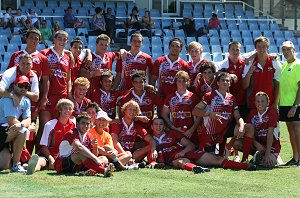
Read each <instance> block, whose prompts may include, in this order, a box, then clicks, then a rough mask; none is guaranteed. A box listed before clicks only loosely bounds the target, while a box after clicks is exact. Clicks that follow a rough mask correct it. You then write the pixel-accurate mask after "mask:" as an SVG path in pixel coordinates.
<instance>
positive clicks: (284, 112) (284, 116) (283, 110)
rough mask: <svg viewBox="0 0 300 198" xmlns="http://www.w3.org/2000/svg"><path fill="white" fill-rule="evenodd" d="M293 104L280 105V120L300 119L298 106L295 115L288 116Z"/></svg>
mask: <svg viewBox="0 0 300 198" xmlns="http://www.w3.org/2000/svg"><path fill="white" fill-rule="evenodd" d="M291 108H292V107H291V106H280V107H279V120H280V121H300V107H298V108H297V110H296V113H295V116H294V117H292V118H288V117H287V114H288V112H289V110H290V109H291Z"/></svg>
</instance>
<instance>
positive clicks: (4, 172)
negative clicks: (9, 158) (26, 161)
mask: <svg viewBox="0 0 300 198" xmlns="http://www.w3.org/2000/svg"><path fill="white" fill-rule="evenodd" d="M9 173H10V171H9V170H0V175H7V174H9Z"/></svg>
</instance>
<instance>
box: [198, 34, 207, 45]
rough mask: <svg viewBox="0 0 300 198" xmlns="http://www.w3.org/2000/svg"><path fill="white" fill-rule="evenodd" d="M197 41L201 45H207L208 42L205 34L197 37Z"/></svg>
mask: <svg viewBox="0 0 300 198" xmlns="http://www.w3.org/2000/svg"><path fill="white" fill-rule="evenodd" d="M198 42H199V43H200V44H201V45H209V44H208V39H207V37H206V36H201V37H198Z"/></svg>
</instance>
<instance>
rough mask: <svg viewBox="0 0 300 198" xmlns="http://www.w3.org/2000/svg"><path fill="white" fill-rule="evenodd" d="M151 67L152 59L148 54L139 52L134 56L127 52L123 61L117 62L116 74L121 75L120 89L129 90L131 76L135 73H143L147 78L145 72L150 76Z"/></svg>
mask: <svg viewBox="0 0 300 198" xmlns="http://www.w3.org/2000/svg"><path fill="white" fill-rule="evenodd" d="M152 67H153V62H152V58H151V56H149V55H148V54H146V53H144V52H142V51H140V52H139V53H137V55H136V56H134V55H132V54H131V52H128V53H127V54H126V59H125V60H124V61H122V59H119V60H118V61H117V66H116V72H117V73H121V83H120V89H121V90H129V89H130V88H131V87H132V81H131V76H132V75H133V74H134V73H136V72H143V73H144V75H145V76H147V70H148V74H151V71H152ZM148 77H149V76H148Z"/></svg>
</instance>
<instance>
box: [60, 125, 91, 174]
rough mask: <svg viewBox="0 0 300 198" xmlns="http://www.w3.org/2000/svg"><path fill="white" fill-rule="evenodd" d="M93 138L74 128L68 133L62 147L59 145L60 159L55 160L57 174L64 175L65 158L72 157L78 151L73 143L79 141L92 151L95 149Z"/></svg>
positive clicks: (61, 144)
mask: <svg viewBox="0 0 300 198" xmlns="http://www.w3.org/2000/svg"><path fill="white" fill-rule="evenodd" d="M92 140H93V137H92V136H91V134H90V133H85V134H83V135H82V134H81V133H79V131H78V130H77V129H76V128H74V129H73V130H70V131H68V132H67V133H66V134H65V135H64V137H63V139H62V141H61V143H60V145H59V154H58V157H57V158H56V159H55V163H54V167H55V170H56V171H57V173H62V172H63V170H62V162H63V160H64V158H66V157H69V156H71V155H72V154H74V153H77V152H78V151H77V150H76V149H75V148H74V147H73V146H72V144H73V142H75V141H79V142H80V143H81V144H82V145H83V146H85V147H86V148H88V149H89V150H90V151H92V149H93V144H92Z"/></svg>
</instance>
